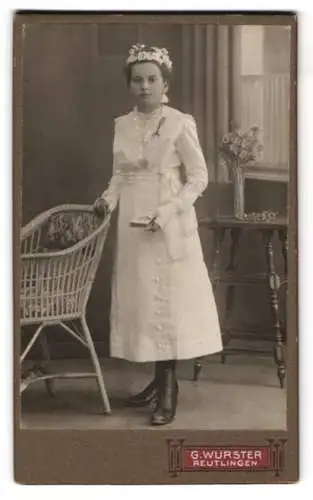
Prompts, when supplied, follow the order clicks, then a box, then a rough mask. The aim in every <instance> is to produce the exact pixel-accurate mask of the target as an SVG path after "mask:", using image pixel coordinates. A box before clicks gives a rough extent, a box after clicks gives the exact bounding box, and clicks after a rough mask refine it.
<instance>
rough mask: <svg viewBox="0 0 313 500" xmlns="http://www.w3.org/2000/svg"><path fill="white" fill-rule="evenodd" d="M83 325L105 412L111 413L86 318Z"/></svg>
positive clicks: (83, 319)
mask: <svg viewBox="0 0 313 500" xmlns="http://www.w3.org/2000/svg"><path fill="white" fill-rule="evenodd" d="M81 324H82V327H83V332H84V335H85V338H86V341H87V343H88V348H89V350H90V355H91V359H92V362H93V365H94V368H95V371H96V376H97V382H98V386H99V390H100V394H101V399H102V402H103V407H104V412H105V413H111V406H110V401H109V398H108V395H107V391H106V388H105V385H104V380H103V374H102V370H101V366H100V363H99V358H98V355H97V353H96V349H95V346H94V343H93V340H92V337H91V333H90V330H89V327H88V325H87V321H86V318H85V317H82V318H81Z"/></svg>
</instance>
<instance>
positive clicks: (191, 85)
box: [182, 24, 236, 182]
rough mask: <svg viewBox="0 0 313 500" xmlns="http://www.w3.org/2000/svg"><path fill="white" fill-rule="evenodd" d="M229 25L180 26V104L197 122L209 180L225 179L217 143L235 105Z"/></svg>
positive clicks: (227, 126)
mask: <svg viewBox="0 0 313 500" xmlns="http://www.w3.org/2000/svg"><path fill="white" fill-rule="evenodd" d="M231 30H232V28H231V27H228V26H217V25H205V24H203V25H201V24H197V25H194V24H193V25H191V24H190V25H184V26H182V86H183V88H182V106H183V110H184V111H185V112H187V113H191V114H192V115H193V116H194V117H195V119H196V121H197V125H198V132H199V138H200V142H201V145H202V147H203V151H204V154H205V157H206V160H207V164H208V170H209V180H210V182H217V181H222V180H223V179H224V180H227V178H228V177H227V172H226V171H225V169H224V170H223V168H222V166H221V165H220V163H219V157H218V145H219V143H220V141H221V140H222V137H223V134H224V133H225V132H227V131H228V130H229V129H230V123H231V121H232V116H233V114H234V109H233V108H235V107H236V99H235V98H234V97H235V96H232V95H231V94H232V66H233V57H232V53H233V49H232V42H233V38H234V37H233V34H232V32H231Z"/></svg>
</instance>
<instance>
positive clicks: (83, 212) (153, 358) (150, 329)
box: [14, 14, 297, 482]
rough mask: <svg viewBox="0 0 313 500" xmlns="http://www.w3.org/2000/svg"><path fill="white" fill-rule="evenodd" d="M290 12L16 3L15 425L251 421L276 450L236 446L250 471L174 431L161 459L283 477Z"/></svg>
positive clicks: (290, 335) (160, 426)
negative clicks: (186, 443)
mask: <svg viewBox="0 0 313 500" xmlns="http://www.w3.org/2000/svg"><path fill="white" fill-rule="evenodd" d="M293 22H294V18H293V17H292V16H289V17H288V16H285V17H284V18H283V19H282V18H280V17H279V16H277V18H275V16H274V15H273V16H263V17H262V16H259V17H258V16H253V15H251V16H244V17H243V18H241V17H240V16H239V17H238V16H231V15H229V16H226V17H224V16H212V17H210V16H209V15H207V16H203V18H202V17H201V16H196V17H193V16H175V15H172V16H171V15H168V16H158V15H154V16H153V15H152V16H145V15H137V16H132V15H126V16H124V15H105V14H99V15H93V16H88V15H87V14H86V15H85V16H84V15H81V16H79V15H76V16H70V15H67V14H58V15H53V14H51V15H49V14H44V15H42V14H41V15H39V14H38V15H36V14H29V15H27V14H23V15H22V17H21V18H19V15H17V22H16V29H15V47H16V49H15V50H16V54H17V55H16V56H15V59H14V64H15V65H16V68H17V70H18V77H16V82H17V84H16V85H17V87H16V88H17V90H16V97H15V117H18V118H16V119H15V126H16V130H17V131H16V136H15V137H16V139H15V147H16V149H15V151H16V153H15V166H14V182H15V199H14V214H15V215H14V224H15V260H14V266H15V283H14V286H15V340H14V341H15V351H16V358H15V374H16V377H15V378H16V380H15V397H16V401H15V417H16V418H17V422H16V425H17V429H18V430H17V431H16V432H18V433H21V431H22V433H23V434H19V435H20V436H22V435H23V436H26V433H28V432H29V431H34V430H35V431H47V433H48V432H50V433H51V432H52V431H54V433H53V434H51V437H49V439H50V442H51V440H53V439H54V438H53V436H57V434H55V432H56V433H57V432H58V431H68V432H70V431H71V432H72V431H73V432H76V431H82V430H84V431H94V432H95V434H94V437H95V439H96V436H97V432H104V431H111V434H110V436H111V437H110V439H112V440H113V439H115V437H116V436H121V434H119V433H116V434H115V433H114V431H138V432H142V431H150V433H149V436H151V441H150V444H149V446H150V445H151V446H152V444H153V439H155V440H160V436H163V437H162V439H164V440H166V439H167V438H169V437H174V438H175V440H176V439H178V438H182V436H184V433H186V436H187V435H188V432H189V431H199V432H204V433H205V432H207V431H209V432H215V433H216V434H215V435H216V436H223V431H225V432H226V433H227V432H234V435H236V433H238V432H239V433H241V434H237V436H243V435H244V432H247V433H248V434H247V436H248V435H249V432H260V433H261V434H259V436H263V437H262V439H261V437H260V438H259V439H255V440H254V441H253V443H254V444H255V443H256V444H257V445H258V446H261V445H262V443H263V442H264V439H265V441H266V442H267V443H269V444H268V446H269V448H268V450H269V451H266V449H265V448H264V447H263V448H255V449H254V451H253V453H254V455H253V453H252V451H247V450H248V448H245V449H244V450H242V449H241V451H240V453H241V455H240V457H242V456H243V455H242V453H244V454H246V453H248V454H249V453H251V454H252V455H251V457H252V461H249V460H247V461H246V462H244V465H240V464H241V462H240V460H241V458H240V460H239V462H238V457H239V455H238V456H237V458H236V457H235V455H234V453H235V454H236V453H237V452H236V451H234V450H233V449H232V448H227V450H226V448H225V449H224V448H223V449H224V451H223V452H222V455H220V456H222V457H224V458H225V457H228V458H230V457H233V458H234V457H235V458H234V460H235V461H232V462H229V460H228V461H227V460H226V462H223V461H222V462H219V464H218V465H216V464H217V462H216V461H215V462H214V463H215V465H213V462H212V461H211V462H208V461H202V462H201V460H198V458H199V457H200V456H202V455H201V453H202V452H201V453H200V452H199V450H198V451H197V450H196V451H193V452H192V453H191V452H190V450H189V451H188V449H187V448H186V449H185V448H184V451H182V450H183V444H182V441H181V444H177V441H174V442H172V441H171V442H169V441H168V442H167V446H168V453H169V455H168V456H169V470H170V471H172V472H173V473H174V475H175V474H177V473H179V474H180V473H181V472H182V471H185V470H188V467H189V465H188V463H189V462H188V460H189V459H190V460H191V462H190V463H192V464H193V466H192V467H194V468H196V467H199V468H201V467H202V466H203V467H204V469H206V470H207V469H210V468H214V467H215V469H214V470H217V469H219V468H222V469H223V468H224V469H227V470H232V467H235V468H236V469H238V468H239V469H240V468H241V467H243V468H246V469H249V470H253V469H254V468H256V469H258V468H259V469H260V470H261V469H262V467H263V469H262V470H267V469H266V467H265V465H264V464H265V461H266V460H267V458H266V457H270V458H268V463H269V464H270V465H269V467H272V469H271V470H275V471H276V476H277V475H278V473H279V471H281V470H283V467H284V465H283V463H284V462H283V458H282V456H283V453H284V451H283V450H284V446H285V444H284V443H285V441H286V440H287V438H286V439H285V437H286V436H287V435H288V432H291V429H293V430H294V429H295V426H296V413H297V391H296V384H297V372H296V370H297V331H296V326H295V325H296V323H295V322H296V319H294V318H296V310H292V307H296V305H295V304H296V296H297V295H296V282H295V277H294V276H295V268H294V265H295V264H294V262H295V261H294V260H292V259H293V256H290V253H291V250H292V249H293V251H294V250H295V245H296V237H295V231H296V229H295V226H294V213H295V208H292V207H294V206H295V204H296V202H297V200H296V199H294V196H293V195H292V194H291V193H295V192H296V191H295V190H294V189H293V190H292V187H293V186H295V182H296V173H295V172H296V171H295V155H294V154H293V152H294V151H295V149H293V146H292V144H295V142H294V139H293V134H294V133H295V126H294V125H293V124H294V122H293V120H295V102H294V95H293V88H294V81H293V78H294V75H295V69H294V65H295V59H294V58H295V48H294V45H295V34H294V32H293V30H294V29H295V27H294V24H293ZM291 247H292V249H291ZM290 265H291V266H292V267H290ZM290 273H291V274H290ZM290 276H291V277H290ZM288 412H289V413H288ZM162 431H166V433H163V434H162ZM262 433H263V434H262ZM45 435H47V436H48V434H45ZM80 435H82V434H80ZM138 435H139V434H138ZM227 435H229V436H231V434H227ZM271 435H274V436H275V439H276V437H277V438H279V439H280V441H279V444H277V443H276V441H275V443H276V444H275V443H274V441H273V440H271ZM28 436H31V434H28ZM60 436H61V434H60ZM113 436H115V437H113ZM147 436H148V434H147ZM203 436H206V437H205V439H206V440H207V441H205V439H202V440H200V441H201V442H200V444H201V445H205V444H206V443H208V442H209V441H208V436H207V435H206V434H203ZM225 436H226V434H225ZM250 436H254V434H253V435H252V434H250ZM18 439H19V440H21V441H20V442H21V443H22V437H20V438H18ZM23 439H26V437H25V438H23ZM92 439H93V438H92ZM140 439H143V438H140ZM148 439H150V438H148ZM199 439H200V438H199ZM225 439H226V441H225ZM74 442H75V443H76V444H75V446H76V445H77V446H78V447H79V439H77V441H75V438H73V443H74ZM214 442H215V441H214ZM222 442H223V443H224V444H225V443H226V444H229V443H230V442H231V440H228V441H227V438H226V437H225V438H222ZM248 442H249V438H247V441H245V440H244V439H243V438H241V441H240V443H239V444H240V445H245V444H246V445H248ZM23 443H25V447H26V441H23ZM64 443H65V441H64V442H63V444H64ZM147 443H148V441H147ZM236 443H237V444H238V442H237V441H236V442H235V444H236ZM273 443H274V444H273ZM221 444H222V443H221ZM36 446H37V445H36ZM38 446H39V443H38ZM73 446H74V445H73ZM147 446H148V444H147ZM266 446H267V445H266ZM290 446H292V447H293V446H294V444H291V445H290ZM290 446H289V448H288V450H289V451H288V453H289V455H290V453H295V449H294V448H293V451H292V450H291V449H290ZM20 448H21V446H20ZM73 449H74V448H73ZM112 449H113V444H112ZM219 449H220V448H216V449H214V451H213V452H212V453H213V455H214V456H215V458H216V457H217V458H218V456H219V453H220V452H219V451H218V450H219ZM229 449H232V450H233V451H229ZM25 450H26V448H25ZM264 450H265V451H264ZM189 452H190V455H188V453H189ZM119 453H120V452H119ZM125 453H126V452H125ZM156 453H159V452H157V451H156ZM181 453H184V465H181V464H182V461H181V458H179V457H180V456H183V455H180V454H181ZM223 453H224V455H223ZM225 453H226V454H225ZM238 453H239V452H238ZM187 455H188V456H187ZM213 455H212V456H213ZM289 455H288V456H289ZM125 456H126V455H125ZM204 456H205V457H206V455H205V453H204ZM247 456H250V455H247ZM251 457H250V458H251ZM253 457H254V458H255V460H254V459H253ZM242 463H243V462H242ZM186 464H187V465H186ZM201 464H202V465H201ZM234 464H235V465H234ZM262 464H263V465H262ZM264 467H265V468H264ZM19 470H20V471H21V470H24V469H23V467H22V468H21V467H20V468H19ZM45 473H46V471H45ZM257 474H260V472H258V473H257ZM187 475H188V474H187ZM23 477H24V476H23ZM189 477H190V476H189ZM203 478H204V476H203ZM204 480H205V478H204ZM31 481H33V479H31ZM49 481H50V480H49ZM205 481H206V480H205ZM52 482H54V479H53V480H52ZM61 482H62V481H61ZM113 482H114V481H113Z"/></svg>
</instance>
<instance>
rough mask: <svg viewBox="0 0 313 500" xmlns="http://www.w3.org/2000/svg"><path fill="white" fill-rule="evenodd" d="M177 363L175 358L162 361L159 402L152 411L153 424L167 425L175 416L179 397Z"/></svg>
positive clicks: (158, 393) (158, 391)
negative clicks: (176, 373) (176, 374)
mask: <svg viewBox="0 0 313 500" xmlns="http://www.w3.org/2000/svg"><path fill="white" fill-rule="evenodd" d="M175 365H176V361H174V360H171V361H163V362H160V376H159V384H158V390H157V404H156V406H155V409H154V411H153V413H152V418H151V425H166V424H169V423H170V422H172V421H173V420H174V418H175V415H176V407H177V398H178V383H177V380H176V376H175Z"/></svg>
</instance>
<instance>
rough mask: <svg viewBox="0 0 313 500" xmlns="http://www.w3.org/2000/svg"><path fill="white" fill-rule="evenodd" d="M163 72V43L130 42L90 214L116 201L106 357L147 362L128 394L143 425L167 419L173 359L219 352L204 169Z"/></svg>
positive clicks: (172, 397) (171, 407)
mask: <svg viewBox="0 0 313 500" xmlns="http://www.w3.org/2000/svg"><path fill="white" fill-rule="evenodd" d="M171 70H172V62H171V60H170V57H169V54H168V52H167V50H166V49H160V48H157V47H148V46H145V45H138V44H137V45H134V46H132V48H131V49H130V52H129V57H128V59H127V64H126V68H125V77H126V82H127V86H128V88H129V91H130V93H131V95H132V96H133V98H134V101H135V108H134V109H133V110H132V111H131V112H130V113H128V114H126V115H124V116H120V117H119V118H117V119H116V120H115V137H114V145H113V152H114V162H113V163H114V164H113V175H112V178H111V181H110V183H109V187H108V189H107V190H106V191H104V193H103V194H102V196H101V197H100V198H99V199H98V200H97V201H96V202H95V209H96V210H98V211H99V210H101V209H104V208H107V209H108V210H110V211H113V210H114V209H115V208H116V206H117V204H119V215H118V231H117V253H116V258H115V266H114V273H113V290H112V306H111V307H112V309H111V340H110V343H111V356H112V357H116V358H124V359H127V360H129V361H135V362H149V361H154V362H155V377H154V380H153V381H152V382H151V383H150V384H149V385H148V387H146V388H145V389H144V390H143V391H142V392H141V393H139V394H137V395H134V396H132V397H131V398H130V400H129V404H130V405H132V406H144V405H148V404H149V403H151V401H154V403H155V404H154V405H152V406H153V411H152V417H151V424H152V425H164V424H167V423H169V422H171V421H172V420H173V419H174V417H175V412H176V405H177V396H178V384H177V381H176V377H175V365H176V360H179V359H191V358H195V357H199V356H203V355H206V354H211V353H214V352H218V351H221V350H222V341H221V334H220V327H219V321H218V315H217V310H216V304H215V300H214V295H213V292H212V287H211V283H210V280H209V276H208V272H207V268H206V265H205V263H204V260H203V255H202V249H201V244H200V239H199V235H198V229H197V218H196V213H195V209H194V202H195V201H196V199H197V198H198V197H199V196H200V195H201V193H202V192H203V191H204V189H205V188H206V186H207V182H208V174H207V167H206V163H205V160H204V157H203V153H202V151H201V147H200V144H199V140H198V136H197V130H196V124H195V121H194V119H193V118H192V116H190V115H187V114H184V113H182V112H180V111H178V110H176V109H173V108H171V107H169V106H167V105H165V104H166V103H167V102H168V99H167V96H166V93H167V91H168V88H169V80H170V75H171Z"/></svg>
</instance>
